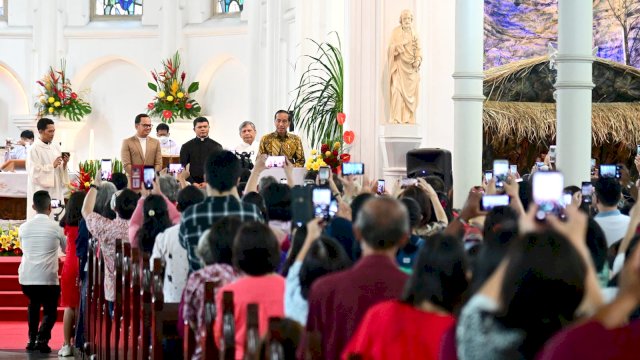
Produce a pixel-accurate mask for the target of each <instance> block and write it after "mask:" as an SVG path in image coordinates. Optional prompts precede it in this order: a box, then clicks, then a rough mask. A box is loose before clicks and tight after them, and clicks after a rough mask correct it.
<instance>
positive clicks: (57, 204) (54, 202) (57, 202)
mask: <svg viewBox="0 0 640 360" xmlns="http://www.w3.org/2000/svg"><path fill="white" fill-rule="evenodd" d="M59 207H60V200H58V199H51V208H52V209H57V208H59Z"/></svg>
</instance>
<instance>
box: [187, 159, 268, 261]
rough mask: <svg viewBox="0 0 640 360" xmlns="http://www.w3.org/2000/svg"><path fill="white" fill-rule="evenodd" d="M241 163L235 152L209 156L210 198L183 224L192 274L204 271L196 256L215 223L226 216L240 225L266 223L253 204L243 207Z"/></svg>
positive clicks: (207, 178) (193, 206) (193, 211)
mask: <svg viewBox="0 0 640 360" xmlns="http://www.w3.org/2000/svg"><path fill="white" fill-rule="evenodd" d="M241 169H242V168H241V166H240V160H238V158H237V157H236V156H235V155H234V154H233V153H231V152H229V151H226V150H222V151H217V152H214V153H212V154H211V155H209V157H208V158H207V161H206V163H205V180H206V182H207V193H208V195H209V196H208V197H207V198H205V200H204V201H203V202H201V203H199V204H196V205H192V206H191V207H190V208H188V209H187V210H186V211H185V212H184V213H183V214H182V219H181V221H180V235H179V236H180V244H182V246H183V247H185V248H186V249H187V257H188V259H189V273H192V272H194V271H196V270H199V269H201V268H202V263H201V262H200V259H199V258H198V257H197V255H196V247H197V246H198V240H199V239H200V236H202V234H203V233H204V232H205V231H206V230H208V229H209V228H210V227H211V225H213V223H215V222H216V221H217V220H218V219H221V218H223V217H225V216H236V217H238V218H239V219H240V221H242V222H245V221H264V219H263V218H262V215H261V214H260V210H258V207H257V206H255V205H253V204H248V203H243V202H242V201H241V200H240V197H239V196H238V189H237V187H236V186H237V184H238V179H239V178H240V172H241Z"/></svg>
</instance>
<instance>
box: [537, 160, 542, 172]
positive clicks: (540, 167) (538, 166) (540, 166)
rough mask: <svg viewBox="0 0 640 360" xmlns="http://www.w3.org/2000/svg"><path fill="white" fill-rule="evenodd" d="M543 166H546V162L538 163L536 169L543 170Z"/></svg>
mask: <svg viewBox="0 0 640 360" xmlns="http://www.w3.org/2000/svg"><path fill="white" fill-rule="evenodd" d="M543 166H544V161H536V167H537V168H538V170H542V167H543Z"/></svg>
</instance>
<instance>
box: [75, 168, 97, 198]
mask: <svg viewBox="0 0 640 360" xmlns="http://www.w3.org/2000/svg"><path fill="white" fill-rule="evenodd" d="M91 180H93V178H92V177H91V174H90V173H88V172H86V171H85V170H84V169H83V168H82V166H81V167H80V173H79V174H78V180H74V181H72V182H71V184H70V187H71V192H76V191H83V192H87V191H89V187H90V186H91Z"/></svg>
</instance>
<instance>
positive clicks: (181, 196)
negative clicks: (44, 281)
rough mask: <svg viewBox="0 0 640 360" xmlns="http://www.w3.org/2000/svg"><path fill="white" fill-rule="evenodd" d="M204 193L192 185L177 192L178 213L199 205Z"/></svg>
mask: <svg viewBox="0 0 640 360" xmlns="http://www.w3.org/2000/svg"><path fill="white" fill-rule="evenodd" d="M202 200H204V193H203V192H202V191H201V190H200V189H198V188H197V187H195V186H193V185H189V186H187V187H185V188H184V189H182V190H180V191H179V192H178V205H177V208H178V211H180V212H183V211H185V210H187V209H188V208H189V207H190V206H191V205H195V204H198V203H201V202H202Z"/></svg>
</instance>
